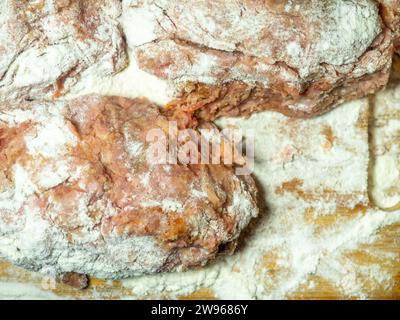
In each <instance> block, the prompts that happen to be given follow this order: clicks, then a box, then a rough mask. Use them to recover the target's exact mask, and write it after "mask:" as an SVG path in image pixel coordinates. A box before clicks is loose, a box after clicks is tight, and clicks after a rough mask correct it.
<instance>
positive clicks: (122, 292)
mask: <svg viewBox="0 0 400 320" xmlns="http://www.w3.org/2000/svg"><path fill="white" fill-rule="evenodd" d="M369 112H370V106H369V104H368V101H367V100H361V101H356V102H353V103H350V104H346V105H344V106H342V107H340V108H338V109H336V110H334V111H333V112H330V113H329V114H327V115H325V116H323V117H319V118H316V119H312V120H295V119H289V118H286V117H284V116H282V115H280V114H277V113H272V112H266V113H262V114H257V115H254V116H252V117H251V118H250V119H248V120H241V119H224V120H223V121H220V123H219V125H220V126H223V127H226V126H236V127H241V128H242V129H243V130H244V133H245V134H247V138H248V139H250V138H251V132H249V131H248V129H255V138H256V140H255V169H254V175H255V177H256V179H257V181H258V185H259V187H260V190H261V197H260V203H264V204H265V207H264V210H263V214H262V215H261V217H260V218H259V219H257V221H254V223H253V224H252V226H251V227H250V228H249V229H248V230H247V232H246V234H245V235H244V236H243V238H242V241H241V246H240V248H239V250H238V252H237V253H236V254H235V255H233V256H231V257H221V258H220V259H218V260H217V261H216V262H214V263H212V264H211V265H209V266H207V267H206V268H204V269H199V270H196V271H190V272H185V273H175V274H160V275H155V276H146V277H140V278H136V279H128V280H124V281H114V282H106V281H102V280H97V279H92V280H91V285H90V287H89V288H88V289H87V290H84V291H76V290H74V289H71V288H69V287H66V286H64V285H61V284H58V283H55V282H54V281H53V279H49V278H43V277H41V276H39V275H36V274H33V273H30V272H27V271H24V270H21V269H19V268H16V267H13V266H11V265H9V264H8V263H6V262H2V263H1V264H0V298H89V299H92V298H97V299H103V298H105V299H119V298H132V299H136V298H183V299H211V298H225V299H230V298H232V299H236V298H245V299H254V298H258V299H276V298H296V299H298V298H300V299H307V298H322V299H330V298H393V299H396V298H397V299H398V298H400V261H399V260H400V249H399V248H400V245H399V242H400V212H398V211H393V212H384V211H380V210H379V209H377V208H373V205H372V204H371V203H369V199H368V166H369V145H368V119H369Z"/></svg>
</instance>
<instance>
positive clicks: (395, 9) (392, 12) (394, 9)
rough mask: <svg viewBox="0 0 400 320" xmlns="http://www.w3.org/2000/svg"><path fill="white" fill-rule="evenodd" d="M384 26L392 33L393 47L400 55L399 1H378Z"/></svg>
mask: <svg viewBox="0 0 400 320" xmlns="http://www.w3.org/2000/svg"><path fill="white" fill-rule="evenodd" d="M378 1H379V2H380V4H381V11H382V17H383V20H384V22H385V24H386V25H387V26H388V27H389V28H390V29H391V30H392V31H393V35H394V47H395V50H396V52H397V53H399V54H400V0H378Z"/></svg>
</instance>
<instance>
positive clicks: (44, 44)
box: [0, 0, 127, 101]
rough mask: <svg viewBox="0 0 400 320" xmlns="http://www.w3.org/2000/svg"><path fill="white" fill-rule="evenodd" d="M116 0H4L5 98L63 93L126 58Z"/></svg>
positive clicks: (0, 11)
mask: <svg viewBox="0 0 400 320" xmlns="http://www.w3.org/2000/svg"><path fill="white" fill-rule="evenodd" d="M120 15H121V4H120V2H119V1H117V0H111V1H105V0H99V1H97V0H88V1H86V0H85V1H83V0H62V1H58V0H39V1H22V0H2V1H1V2H0V101H4V100H11V99H20V98H24V99H38V98H53V97H59V96H61V95H63V94H64V93H66V92H68V90H69V89H70V88H71V87H72V86H73V85H74V84H75V83H76V81H77V80H78V79H79V78H81V77H85V76H88V75H90V74H98V75H102V76H106V75H111V74H114V73H115V72H118V71H121V70H122V69H123V68H124V67H125V66H126V63H127V56H126V53H125V42H124V40H123V36H122V33H121V32H120V30H119V27H118V23H117V18H118V17H119V16H120Z"/></svg>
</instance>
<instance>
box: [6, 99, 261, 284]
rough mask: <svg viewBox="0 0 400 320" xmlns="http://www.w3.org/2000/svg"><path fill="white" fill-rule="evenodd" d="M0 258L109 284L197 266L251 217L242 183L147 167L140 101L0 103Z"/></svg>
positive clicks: (153, 115) (158, 124)
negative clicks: (95, 279) (104, 279)
mask: <svg viewBox="0 0 400 320" xmlns="http://www.w3.org/2000/svg"><path fill="white" fill-rule="evenodd" d="M1 110H2V111H1V112H0V255H1V256H2V257H3V258H5V259H8V260H10V261H12V262H13V263H15V264H17V265H20V266H23V267H25V268H29V269H33V270H38V271H41V272H44V273H55V274H60V273H68V272H77V273H80V274H89V275H95V276H98V277H103V278H121V277H128V276H133V275H139V274H143V273H155V272H162V271H171V270H181V269H185V268H188V267H192V266H199V265H203V264H205V263H206V262H207V261H209V260H210V259H212V258H214V257H215V256H216V255H217V253H218V252H219V251H221V250H223V248H230V247H231V245H234V244H235V241H236V239H237V237H238V236H239V234H240V231H241V230H242V229H243V228H245V227H246V226H247V224H248V223H249V221H250V220H251V218H252V217H255V216H257V214H258V209H257V205H256V188H255V185H254V182H253V180H252V178H251V177H250V176H236V175H235V174H234V170H233V168H229V167H225V166H223V165H183V164H175V165H173V164H172V165H168V164H165V165H164V164H155V163H154V162H152V161H150V160H147V159H148V158H147V157H146V154H147V150H148V149H149V144H148V143H147V142H146V133H147V130H149V129H152V128H161V129H162V128H165V125H166V124H167V120H166V118H164V117H163V116H162V115H160V113H159V111H158V109H157V108H156V107H154V106H153V105H151V104H150V103H149V102H148V101H147V100H128V99H124V98H99V97H95V96H88V97H84V98H81V99H79V100H73V101H71V102H68V103H67V102H58V103H24V104H20V105H19V106H18V108H16V107H15V106H9V105H4V104H3V105H2V108H1Z"/></svg>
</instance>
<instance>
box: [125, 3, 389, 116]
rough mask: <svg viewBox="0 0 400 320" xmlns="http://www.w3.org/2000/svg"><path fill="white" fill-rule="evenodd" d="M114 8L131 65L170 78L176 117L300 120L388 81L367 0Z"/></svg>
mask: <svg viewBox="0 0 400 320" xmlns="http://www.w3.org/2000/svg"><path fill="white" fill-rule="evenodd" d="M124 11H125V12H126V13H125V14H126V15H128V17H129V18H130V19H131V20H130V21H131V25H130V28H129V29H130V30H132V31H131V32H130V35H129V37H128V39H127V40H128V45H129V46H130V48H132V49H133V50H134V52H135V54H136V59H137V61H138V64H139V66H140V67H141V68H142V69H143V70H145V71H147V72H150V73H152V74H154V75H156V76H157V77H159V78H161V79H165V80H167V81H169V82H170V85H171V88H172V90H174V91H175V97H177V99H176V100H174V101H172V102H171V103H170V104H169V107H170V108H172V109H175V110H177V111H176V112H177V113H178V114H181V115H182V113H186V114H189V117H190V116H192V115H193V114H195V115H196V116H197V117H200V118H203V119H206V120H210V119H214V118H216V117H218V116H223V115H238V114H244V115H247V114H249V113H251V112H254V111H259V110H266V109H272V110H277V111H280V112H283V113H285V114H288V115H291V116H301V117H307V116H312V115H316V114H319V113H322V112H324V111H327V110H329V109H331V108H332V107H333V106H335V105H337V104H339V103H342V102H344V101H346V100H351V99H355V98H358V97H360V96H364V95H366V94H368V93H372V92H375V91H376V90H378V89H380V88H382V87H383V86H384V85H385V84H386V82H387V80H388V74H389V69H390V64H391V58H392V46H393V42H392V32H391V31H390V29H389V28H387V27H386V26H385V25H384V24H383V22H382V19H381V15H380V11H379V8H378V5H377V3H376V2H375V1H372V0H357V1H342V0H327V1H319V0H318V1H316V0H315V1H314V0H309V1H305V0H297V1H296V0H294V1H246V0H241V1H224V0H218V1H209V0H200V1H195V2H193V1H168V0H164V1H152V0H143V1H129V0H126V1H124ZM140 26H146V30H147V32H146V33H140V32H139V31H136V32H135V30H140ZM139 33H140V34H139ZM186 116H187V115H186ZM184 117H185V116H184Z"/></svg>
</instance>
